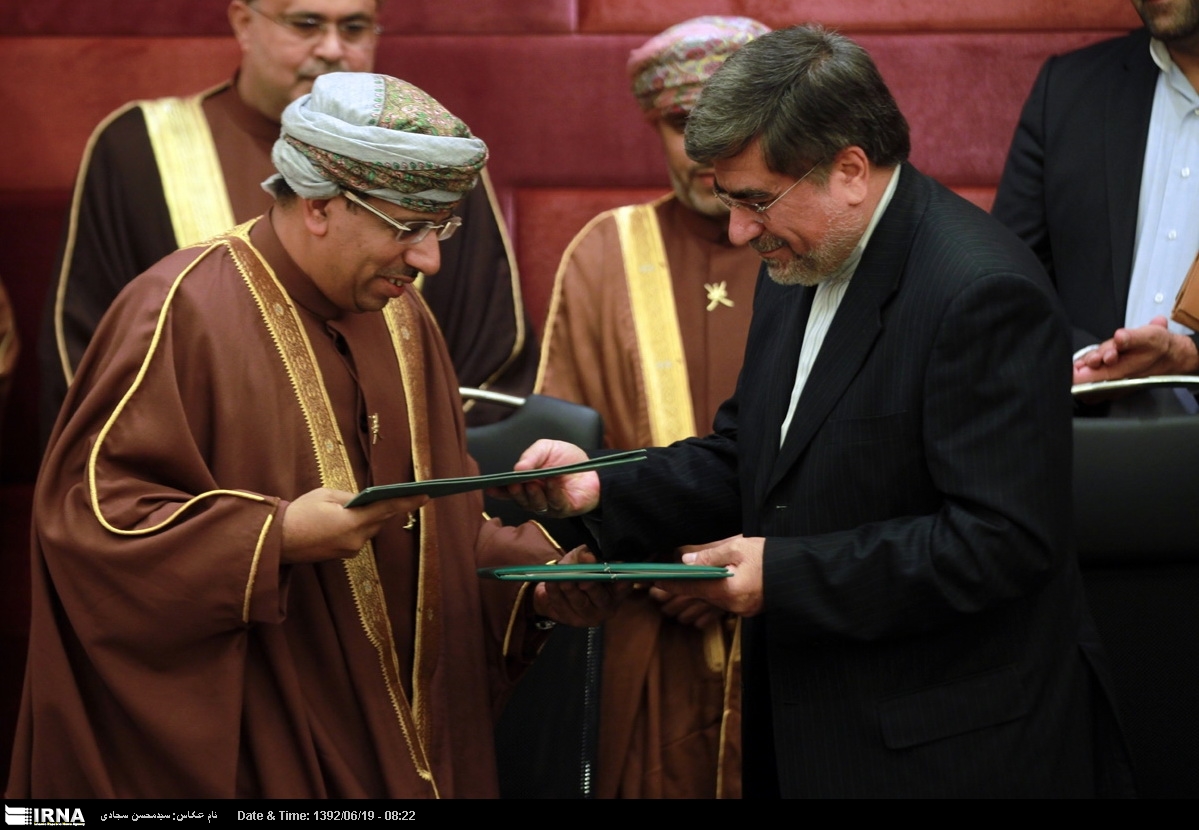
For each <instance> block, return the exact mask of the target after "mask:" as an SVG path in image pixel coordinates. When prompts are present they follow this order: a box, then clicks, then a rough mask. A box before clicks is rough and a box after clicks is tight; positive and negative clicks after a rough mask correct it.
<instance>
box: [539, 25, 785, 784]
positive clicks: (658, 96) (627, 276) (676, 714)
mask: <svg viewBox="0 0 1199 830" xmlns="http://www.w3.org/2000/svg"><path fill="white" fill-rule="evenodd" d="M767 31H769V29H768V28H767V27H766V26H764V25H762V24H761V23H758V22H757V21H755V20H750V19H748V18H744V17H715V16H709V17H699V18H695V19H693V20H688V21H686V22H684V23H679V24H678V25H675V26H672V27H670V28H669V29H667V30H666V31H664V32H662V33H661V34H659V35H657V36H656V37H653V38H651V39H650V40H649V41H648V42H646V43H645V44H644V45H643V46H641V47H640V48H638V49H635V50H634V51H633V52H632V54H631V55H630V56H629V61H628V74H629V78H630V80H631V82H632V88H633V94H634V96H635V97H636V99H637V103H638V104H639V106H640V107H641V110H642V112H643V113H644V114H645V117H646V120H647V121H648V123H649V125H650V127H651V129H653V130H654V132H656V133H657V134H658V136H659V137H660V138H661V140H662V148H663V151H664V153H665V155H666V162H667V169H668V171H669V173H670V181H671V184H672V186H673V192H672V193H671V194H669V195H667V196H664V197H662V198H660V199H657V200H656V201H654V202H651V203H648V204H641V205H628V206H625V207H620V208H617V209H615V210H610V211H607V212H605V213H602V214H600V215H599V216H597V217H595V218H594V219H592V220H591V221H590V222H589V223H588V224H587V225H586V226H585V227H584V228H583V230H581V231H580V232H579V233H578V235H577V236H576V237H575V239H574V241H572V242H571V244H570V246H569V247H568V248H567V250H566V253H565V254H564V256H563V258H562V263H561V265H560V266H559V268H558V274H557V278H556V281H555V285H554V293H553V298H552V301H551V306H550V313H549V319H548V322H547V325H546V335H545V339H544V340H545V347H544V349H543V352H542V358H541V367H540V370H539V372H538V379H537V390H538V391H539V392H541V393H542V394H546V395H553V396H555V397H559V398H565V399H567V400H571V401H575V402H577V403H582V404H586V405H587V406H590V407H593V408H594V409H596V410H598V411H599V413H600V414H601V415H602V416H603V419H604V429H605V434H606V441H607V443H608V445H609V446H611V447H615V448H618V449H635V448H639V447H648V446H665V445H667V444H670V443H672V442H674V441H678V440H682V439H684V438H689V437H692V436H695V435H698V434H702V433H706V432H707V431H708V429H709V428H710V427H711V424H712V419H713V417H714V416H715V415H716V410H717V409H718V408H719V406H720V404H721V403H723V402H724V401H725V400H726V399H727V398H728V397H730V396H731V395H732V394H733V389H734V387H735V386H736V383H737V370H738V369H739V368H740V365H741V353H742V350H743V348H744V346H745V336H746V333H747V332H748V331H749V319H750V311H751V309H752V307H753V292H754V285H755V283H756V280H757V268H758V264H757V263H758V258H757V256H756V255H755V254H754V252H753V251H752V250H750V249H749V248H745V247H737V246H734V245H733V244H732V242H730V241H729V238H728V208H726V207H725V206H724V205H722V204H721V203H720V201H719V200H718V199H717V198H716V196H715V195H713V193H712V182H713V177H712V168H711V165H701V164H696V163H695V162H693V161H691V159H689V158H688V157H687V154H686V152H685V151H684V149H683V129H684V127H685V126H686V123H687V116H688V115H689V114H690V112H691V110H692V108H693V107H694V106H695V102H696V100H697V99H698V98H699V95H700V90H701V88H702V87H703V84H704V82H705V81H706V80H707V79H708V78H709V77H711V75H712V73H713V72H715V71H716V70H717V69H718V68H719V67H720V66H721V64H722V63H724V60H725V59H726V58H727V57H728V56H729V55H731V54H732V53H734V52H735V51H736V50H737V49H739V48H740V47H741V46H742V45H744V44H746V43H748V42H749V41H751V40H752V39H753V38H755V37H757V36H759V35H761V34H764V33H765V32H767ZM664 603H665V604H664ZM734 629H735V617H733V616H731V615H726V614H724V613H722V612H720V611H719V610H718V609H714V608H713V607H712V606H710V605H707V604H706V603H703V602H701V601H679V600H675V601H673V602H667V598H666V597H665V595H664V594H662V593H661V592H660V591H649V590H643V591H641V592H640V593H638V594H635V595H634V596H633V597H632V598H630V599H628V600H626V601H625V603H624V604H623V605H622V606H621V609H620V611H618V612H617V614H616V616H615V617H614V618H613V619H611V620H609V621H608V622H607V623H606V624H605V626H604V668H603V679H602V682H601V704H600V738H599V768H598V770H597V773H596V786H595V793H596V795H598V796H599V797H601V798H605V797H606V798H615V797H622V798H661V797H667V798H712V797H737V796H739V795H740V791H741V770H740V741H739V715H740V704H739V699H740V672H739V670H738V664H739V659H740V657H739V649H738V648H737V646H736V643H735V638H734Z"/></svg>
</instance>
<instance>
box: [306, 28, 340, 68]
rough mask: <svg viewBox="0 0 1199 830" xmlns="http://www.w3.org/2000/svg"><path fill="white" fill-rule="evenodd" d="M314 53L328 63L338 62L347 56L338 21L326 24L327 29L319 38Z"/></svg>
mask: <svg viewBox="0 0 1199 830" xmlns="http://www.w3.org/2000/svg"><path fill="white" fill-rule="evenodd" d="M312 54H314V55H316V57H318V58H320V59H321V60H323V61H325V62H326V63H337V62H339V61H341V60H342V59H343V58H344V57H345V54H346V46H345V44H344V43H342V40H341V32H340V31H339V30H338V28H337V24H336V23H333V22H332V21H330V22H328V23H326V24H325V30H324V31H323V32H321V34H320V37H318V38H317V40H316V45H315V46H314V47H313V50H312Z"/></svg>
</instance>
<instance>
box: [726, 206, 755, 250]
mask: <svg viewBox="0 0 1199 830" xmlns="http://www.w3.org/2000/svg"><path fill="white" fill-rule="evenodd" d="M761 233H762V223H761V222H758V221H757V219H756V218H755V217H754V216H753V214H752V213H751V212H750V211H748V210H744V209H743V208H733V209H732V210H730V211H729V241H730V242H732V243H733V244H734V245H745V244H747V243H748V242H749V241H750V240H751V239H756V238H757V237H758V236H759V235H761Z"/></svg>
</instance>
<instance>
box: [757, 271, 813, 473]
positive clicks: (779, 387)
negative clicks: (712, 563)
mask: <svg viewBox="0 0 1199 830" xmlns="http://www.w3.org/2000/svg"><path fill="white" fill-rule="evenodd" d="M763 274H765V270H763ZM761 279H762V280H763V282H762V283H761V286H760V288H759V290H761V291H764V292H766V293H765V301H766V304H768V305H769V306H770V307H771V311H770V314H771V317H772V320H775V321H777V322H775V324H774V325H773V326H772V329H773V330H774V332H775V334H774V336H772V337H771V338H770V339H769V340H768V341H767V343H768V349H769V351H768V352H767V353H766V354H765V355H764V357H763V358H762V365H763V366H764V367H768V368H767V377H769V378H770V379H771V380H772V381H773V382H764V383H762V385H761V388H762V389H763V390H764V391H763V404H764V405H763V406H762V407H761V409H760V410H759V412H760V413H761V418H762V420H761V421H760V422H759V424H758V428H757V429H756V430H754V431H753V434H752V435H746V436H744V438H742V439H739V440H749V441H756V440H760V441H761V444H760V445H759V446H758V447H757V449H756V450H753V449H750V452H749V454H748V455H747V457H748V458H754V459H756V461H757V463H755V464H754V468H753V469H754V494H755V495H756V496H758V497H764V496H765V495H766V493H765V488H766V486H767V484H768V483H769V481H770V477H771V471H772V470H773V469H774V463H775V459H776V458H777V457H778V453H779V432H780V430H781V428H782V425H783V418H785V417H787V407H788V405H789V404H790V403H791V389H792V387H793V386H794V385H795V384H794V380H795V372H796V369H797V368H798V366H799V350H800V347H801V346H802V345H803V336H804V329H805V328H806V327H807V324H808V314H809V313H810V312H811V311H812V298H813V297H814V296H815V295H816V289H815V288H805V287H802V286H781V285H777V284H775V283H773V282H769V277H766V276H763V277H762V278H761ZM776 315H777V316H776ZM788 379H789V380H788ZM789 381H790V382H789Z"/></svg>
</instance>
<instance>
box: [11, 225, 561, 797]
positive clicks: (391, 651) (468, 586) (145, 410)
mask: <svg viewBox="0 0 1199 830" xmlns="http://www.w3.org/2000/svg"><path fill="white" fill-rule="evenodd" d="M241 232H242V234H245V233H246V231H245V230H244V228H243V229H242V231H241ZM251 241H252V243H253V247H251V246H250V242H251ZM205 251H207V253H205ZM256 252H257V253H256ZM259 256H261V257H262V258H263V260H264V261H265V262H266V263H267V264H269V267H270V269H271V270H270V271H269V272H268V271H267V270H266V268H265V267H264V266H263V265H261V264H260V263H259V262H258V260H257V258H258V257H259ZM197 259H199V261H198V262H197ZM254 272H257V273H259V274H260V275H261V274H264V273H265V274H266V276H265V277H260V279H265V283H264V284H266V285H268V286H274V287H273V288H271V290H270V291H267V292H262V291H258V294H257V295H256V294H255V293H254V292H252V291H251V289H250V287H249V286H250V284H251V283H252V282H253V281H252V280H250V279H248V278H247V277H246V276H245V274H247V273H254ZM271 272H273V273H274V274H275V275H277V280H278V281H277V282H274V281H273V280H272V279H271V277H270V273H271ZM272 292H273V295H272ZM293 309H294V312H293ZM388 314H391V315H392V316H391V320H392V321H393V323H394V325H393V328H394V331H395V333H394V334H393V333H392V331H390V330H389V325H388V321H387V319H385V317H386V316H387V315H388ZM268 320H269V321H270V322H271V323H272V324H273V325H275V326H277V327H278V329H277V330H276V331H274V332H273V333H272V332H271V331H268V327H267V321H268ZM289 321H290V324H291V326H292V328H291V329H290V330H289V329H288V328H287V325H286V324H288V323H289ZM305 340H306V341H307V343H306V342H305ZM396 344H399V345H398V347H397V345H396ZM309 346H310V348H311V352H308V351H307V349H308V348H309ZM303 402H306V404H305V405H307V406H308V407H309V408H308V409H305V408H303V406H302V403H303ZM314 402H315V403H314ZM375 416H377V417H375ZM322 417H323V420H322ZM338 458H341V459H343V462H342V463H341V464H340V466H339V465H338V463H336V460H337V459H338ZM331 459H332V460H331ZM473 471H474V463H473V462H472V461H471V460H470V458H469V456H468V455H467V454H466V450H465V445H464V426H463V419H462V414H461V410H460V407H459V400H458V396H457V391H456V381H455V378H454V373H453V370H452V368H451V366H450V362H449V357H448V355H447V353H446V350H445V346H444V344H443V343H442V340H441V338H440V336H439V334H438V332H437V329H436V325H435V323H434V322H433V320H432V318H431V317H430V316H429V314H428V312H427V309H426V308H425V306H424V303H423V302H422V301H421V299H420V297H419V295H418V294H417V293H416V292H414V291H410V290H407V291H405V293H404V295H403V296H402V297H400V298H398V299H396V300H393V301H392V303H391V304H390V307H389V310H387V311H385V312H383V313H374V314H348V313H340V312H338V311H337V309H336V308H334V307H332V306H331V305H330V304H329V302H328V301H327V300H326V299H325V298H324V296H323V295H322V294H321V293H320V292H319V291H318V290H317V289H316V287H315V286H314V284H313V283H312V282H311V281H310V280H309V279H308V277H307V276H306V275H305V274H303V273H302V272H301V271H300V270H299V269H298V268H297V267H296V266H295V264H294V263H293V262H292V261H291V259H290V258H289V257H288V256H287V254H286V253H285V252H284V250H283V248H282V246H281V245H280V243H279V241H278V238H277V237H276V235H275V233H274V231H273V229H272V228H271V225H270V222H269V219H262V220H259V221H258V222H257V223H256V224H255V225H254V226H253V229H252V230H251V231H249V232H248V236H242V237H239V236H237V234H234V235H233V236H231V237H226V238H223V240H222V241H220V242H218V244H216V245H215V246H214V247H212V248H210V249H205V248H204V247H193V248H189V249H185V250H182V251H179V252H177V253H175V254H172V255H171V256H170V257H168V258H167V259H165V260H163V261H162V262H160V263H159V264H158V265H156V266H155V267H154V268H152V269H151V270H150V271H149V272H147V273H146V274H144V275H142V276H141V277H139V278H138V279H137V280H135V281H134V282H133V283H131V284H130V286H129V287H128V288H127V289H126V290H125V291H124V292H123V293H122V294H121V295H120V297H118V299H117V301H116V302H115V303H114V305H113V308H112V311H111V313H110V314H109V315H107V316H106V317H105V319H104V321H103V322H102V323H101V326H100V328H99V329H98V330H97V332H96V337H95V338H94V341H93V343H92V346H91V348H89V350H88V351H87V353H86V354H85V356H84V359H83V361H82V362H81V364H80V367H79V374H78V377H77V380H76V382H75V383H74V384H73V385H72V387H71V390H70V392H69V394H68V397H67V400H66V403H65V405H64V410H63V418H62V419H61V420H60V421H59V424H58V427H57V429H56V434H55V436H54V437H53V439H52V442H51V446H50V449H49V452H48V455H47V457H46V460H45V462H44V465H43V468H42V472H41V476H40V478H39V481H38V485H37V490H36V494H35V504H34V560H33V617H32V625H31V640H30V657H29V663H28V670H27V675H26V681H25V693H24V700H23V702H22V708H21V713H20V718H19V723H18V727H17V738H16V742H15V748H14V754H13V763H12V772H11V778H10V781H9V785H8V789H7V795H8V796H9V797H32V798H57V797H101V798H108V797H128V796H153V797H215V798H223V797H231V796H264V797H304V796H313V797H325V796H329V797H339V796H347V797H357V796H391V797H405V798H407V797H418V796H432V795H435V794H437V795H440V796H442V797H461V796H483V797H487V796H494V795H496V777H495V769H494V759H493V750H492V737H491V736H492V719H493V709H494V706H495V704H496V703H497V696H498V694H499V693H500V692H501V690H502V689H503V688H504V687H505V685H506V683H507V680H508V679H509V678H508V673H509V672H508V663H509V662H515V661H516V657H517V655H520V654H522V653H524V651H525V647H526V646H527V645H529V644H526V643H522V641H521V638H522V636H523V632H524V630H525V627H524V625H523V623H524V620H523V618H522V617H521V616H520V615H519V614H512V609H513V607H514V606H513V599H514V596H513V592H512V591H511V589H510V588H508V587H507V586H508V585H509V583H489V584H488V585H481V584H480V580H479V579H478V577H477V576H476V574H475V568H476V565H477V556H476V549H477V541H478V549H479V550H480V553H479V554H478V559H480V560H486V562H485V564H494V563H495V562H497V561H521V562H529V561H546V560H547V559H548V558H552V555H553V551H552V549H551V547H550V545H549V543H548V542H547V541H546V540H545V538H544V537H543V535H542V534H541V533H540V531H539V530H537V529H536V527H535V526H531V525H530V526H525V527H522V528H517V529H512V528H504V529H500V528H498V527H496V526H495V525H493V524H491V523H488V524H486V525H484V524H483V520H482V517H481V512H482V511H481V497H480V495H479V494H478V493H474V494H463V495H460V496H451V497H447V498H444V499H438V500H435V501H433V502H431V503H430V504H429V505H427V506H426V507H425V508H422V510H421V511H420V517H419V522H418V524H417V526H416V528H414V529H412V530H406V529H404V524H405V522H404V519H403V518H402V517H400V518H398V519H395V520H392V521H390V522H389V523H387V524H386V525H385V526H384V527H383V528H382V530H381V531H380V532H379V534H378V536H377V537H376V538H375V539H374V542H373V549H372V550H368V549H364V550H363V552H360V553H359V554H358V556H357V557H355V558H354V559H351V560H344V561H343V560H334V561H329V562H324V563H320V564H317V565H296V566H287V565H281V563H280V550H281V534H282V525H283V514H284V511H285V510H286V509H287V505H288V504H289V500H292V499H295V498H296V497H298V496H300V495H301V494H303V493H305V492H308V491H309V490H312V489H314V488H316V487H320V486H322V485H323V484H324V485H328V484H330V483H331V482H332V483H336V482H337V481H338V476H339V475H340V476H341V479H342V480H343V481H344V480H346V479H347V477H350V476H352V478H353V486H357V487H364V486H367V485H371V484H379V483H386V482H394V481H406V480H412V478H413V476H414V472H415V473H416V474H418V475H419V477H421V478H430V477H441V476H458V475H464V474H470V473H472V472H473ZM343 489H351V488H348V487H347V488H343ZM197 497H198V498H197ZM189 500H192V503H190V506H185V505H186V504H188V502H189ZM510 614H511V615H512V616H511V619H512V620H513V621H515V622H517V623H519V624H517V625H514V626H513V627H512V631H511V632H509V631H508V626H509V623H510ZM506 634H510V635H511V637H510V639H509V641H508V643H507V645H508V648H509V651H508V654H510V655H513V656H512V658H511V659H510V660H507V661H506V659H505V657H504V654H503V651H502V649H501V644H503V643H504V638H505V635H506Z"/></svg>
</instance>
